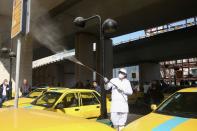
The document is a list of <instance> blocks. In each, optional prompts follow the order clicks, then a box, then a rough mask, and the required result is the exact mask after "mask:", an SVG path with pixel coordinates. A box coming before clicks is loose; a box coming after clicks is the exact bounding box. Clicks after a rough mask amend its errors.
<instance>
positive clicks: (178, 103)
mask: <svg viewBox="0 0 197 131" xmlns="http://www.w3.org/2000/svg"><path fill="white" fill-rule="evenodd" d="M196 105H197V92H177V93H175V94H174V95H173V96H172V97H170V98H169V99H168V100H166V101H165V102H164V103H163V104H162V105H161V106H159V107H158V109H157V110H156V111H155V112H157V113H161V114H167V115H172V116H180V117H187V118H197V106H196Z"/></svg>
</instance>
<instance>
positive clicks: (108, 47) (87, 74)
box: [75, 33, 113, 83]
mask: <svg viewBox="0 0 197 131" xmlns="http://www.w3.org/2000/svg"><path fill="white" fill-rule="evenodd" d="M75 40H76V41H75V52H76V57H77V59H78V60H80V61H81V62H82V63H84V64H85V65H88V66H90V67H92V68H94V69H98V66H99V63H98V56H97V55H98V54H97V53H95V52H94V51H93V43H96V44H99V42H98V38H97V37H95V36H93V35H91V34H87V33H78V34H77V35H76V39H75ZM104 50H105V51H104V52H105V60H104V61H105V62H104V66H105V69H104V76H106V77H108V78H111V77H112V69H113V48H112V41H111V40H110V39H106V40H105V44H104ZM96 51H98V49H96ZM95 54H96V55H95ZM75 74H76V81H82V82H84V83H85V82H86V80H90V81H92V80H93V72H92V71H89V70H88V69H86V68H84V67H82V66H79V65H76V69H75ZM97 77H98V76H97Z"/></svg>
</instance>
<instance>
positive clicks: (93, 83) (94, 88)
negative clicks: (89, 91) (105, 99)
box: [92, 81, 101, 94]
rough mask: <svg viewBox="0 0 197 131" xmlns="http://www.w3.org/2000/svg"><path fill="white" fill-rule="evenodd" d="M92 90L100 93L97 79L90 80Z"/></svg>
mask: <svg viewBox="0 0 197 131" xmlns="http://www.w3.org/2000/svg"><path fill="white" fill-rule="evenodd" d="M92 86H93V90H95V91H97V92H98V93H99V94H101V87H100V86H99V85H98V83H97V81H93V82H92Z"/></svg>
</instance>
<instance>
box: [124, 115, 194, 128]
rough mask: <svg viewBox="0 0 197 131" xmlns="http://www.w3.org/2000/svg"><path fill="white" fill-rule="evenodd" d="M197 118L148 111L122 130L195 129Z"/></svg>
mask: <svg viewBox="0 0 197 131" xmlns="http://www.w3.org/2000/svg"><path fill="white" fill-rule="evenodd" d="M196 125H197V119H190V118H183V117H176V116H167V115H162V114H157V113H150V114H148V115H146V116H144V117H142V118H140V119H138V120H136V121H134V122H132V123H130V124H129V125H128V126H126V127H125V129H124V130H123V131H186V130H187V131H196V130H197V127H196Z"/></svg>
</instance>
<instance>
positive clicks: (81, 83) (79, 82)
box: [74, 81, 84, 89]
mask: <svg viewBox="0 0 197 131" xmlns="http://www.w3.org/2000/svg"><path fill="white" fill-rule="evenodd" d="M74 88H76V89H83V88H84V85H83V82H82V81H78V82H77V83H76V84H75V86H74Z"/></svg>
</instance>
